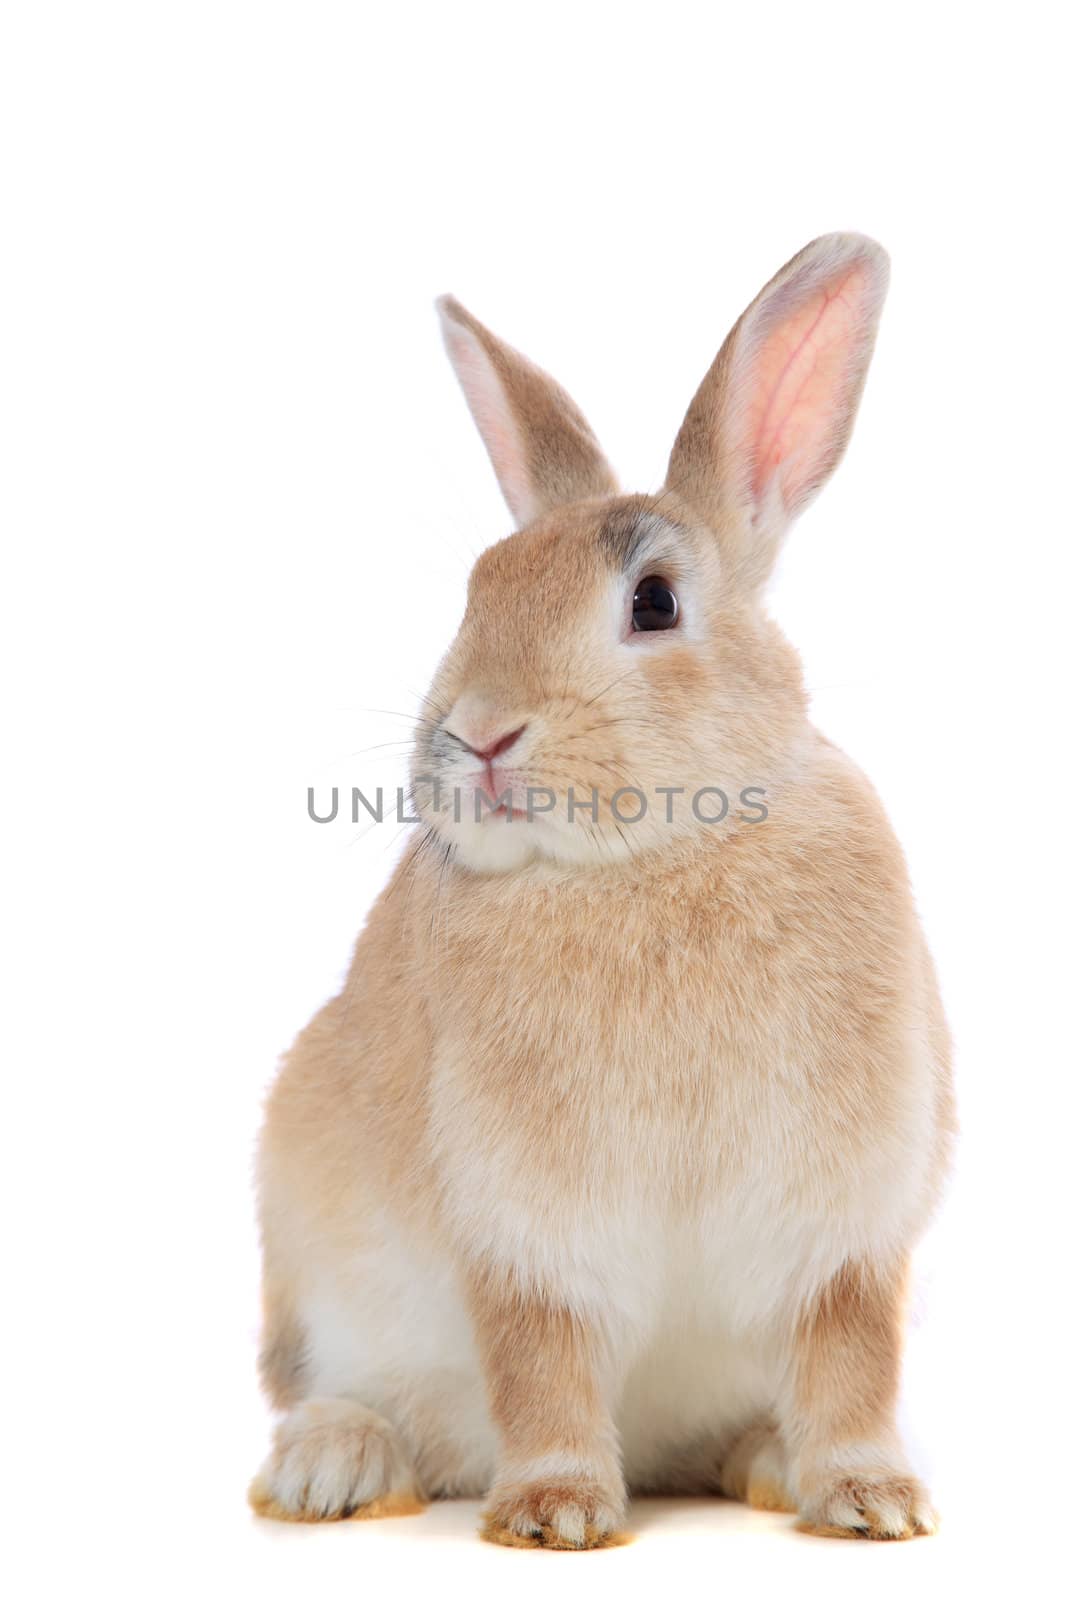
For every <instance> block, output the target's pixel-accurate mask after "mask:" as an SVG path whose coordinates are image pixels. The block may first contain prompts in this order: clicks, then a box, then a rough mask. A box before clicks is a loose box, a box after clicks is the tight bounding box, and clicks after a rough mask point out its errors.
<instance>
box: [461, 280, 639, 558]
mask: <svg viewBox="0 0 1067 1600" xmlns="http://www.w3.org/2000/svg"><path fill="white" fill-rule="evenodd" d="M437 310H438V312H439V313H440V316H441V330H442V332H443V333H444V336H445V347H446V349H447V350H448V354H449V356H450V357H451V360H452V365H453V367H454V368H455V372H456V377H457V378H458V379H459V381H460V385H461V386H462V389H463V393H464V394H465V395H466V397H467V404H468V406H469V407H470V411H471V415H472V417H473V418H474V420H475V423H476V424H477V426H478V432H479V433H480V434H481V436H482V441H483V443H484V445H485V448H486V449H487V450H488V452H489V459H490V460H491V461H492V463H493V469H494V471H495V472H496V476H497V481H498V483H499V484H500V488H501V490H502V492H503V495H504V499H505V500H506V501H507V503H508V506H509V507H510V509H511V512H512V515H513V516H514V518H515V521H516V524H517V525H518V526H519V527H520V528H521V527H523V526H524V525H525V524H526V523H527V522H532V521H533V519H534V518H535V517H538V516H540V515H541V514H542V513H543V512H545V511H550V510H551V509H552V508H553V507H554V506H560V505H567V504H568V503H569V502H570V501H572V500H585V499H588V498H590V497H592V496H597V495H609V494H616V493H617V492H618V484H617V483H616V481H615V474H614V473H613V472H612V470H611V468H610V467H609V466H608V463H607V461H606V460H605V459H604V455H603V453H602V451H601V449H600V446H599V444H598V443H597V441H596V437H595V435H594V433H593V430H592V428H591V427H590V426H589V424H588V422H586V420H585V418H584V417H583V416H582V413H581V412H580V411H579V410H578V407H577V406H576V405H575V403H574V401H573V400H572V399H571V397H570V395H568V394H567V393H566V392H565V391H564V390H563V389H561V388H560V386H559V384H558V383H556V382H555V380H554V379H552V378H550V377H549V376H548V374H547V372H542V371H541V369H540V367H535V366H534V364H533V362H532V361H527V359H526V357H525V356H522V355H520V354H519V352H518V351H517V350H513V349H512V348H511V346H510V345H507V344H505V343H504V341H503V340H502V339H497V338H496V337H495V336H494V335H493V334H491V333H490V332H489V329H488V328H483V327H482V324H481V323H480V322H478V321H477V320H476V319H475V318H474V317H472V316H471V314H470V312H469V311H468V310H467V309H466V307H465V306H461V305H460V303H459V301H458V300H454V299H453V298H452V296H451V295H444V296H443V297H442V298H441V299H440V300H438V302H437Z"/></svg>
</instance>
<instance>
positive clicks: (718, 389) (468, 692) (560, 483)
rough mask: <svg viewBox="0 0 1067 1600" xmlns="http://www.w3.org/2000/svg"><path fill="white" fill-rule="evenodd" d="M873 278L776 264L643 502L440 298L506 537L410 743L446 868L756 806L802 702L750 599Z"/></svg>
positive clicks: (798, 507)
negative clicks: (625, 490)
mask: <svg viewBox="0 0 1067 1600" xmlns="http://www.w3.org/2000/svg"><path fill="white" fill-rule="evenodd" d="M887 279H888V261H887V257H886V255H885V252H884V251H883V250H882V249H881V248H880V246H878V245H877V244H875V243H873V242H872V241H871V240H869V239H866V238H863V237H861V236H859V235H854V234H833V235H829V236H827V237H825V238H821V239H816V240H815V241H814V242H813V243H811V244H809V245H808V246H807V248H806V249H804V250H802V251H801V252H800V254H799V255H797V256H795V257H794V258H793V260H792V261H790V262H789V263H788V264H787V265H786V266H785V267H783V268H782V270H781V271H780V272H779V273H778V274H777V276H776V277H775V278H773V279H772V280H771V282H770V283H769V284H768V285H767V286H766V288H765V289H763V290H762V292H761V293H760V294H759V295H758V296H757V298H756V299H755V300H754V301H753V303H752V304H751V305H750V306H749V308H748V310H747V311H746V312H745V313H744V314H743V315H742V316H741V318H740V319H739V320H738V322H737V323H736V324H735V326H734V328H733V330H732V332H731V333H730V335H729V337H728V338H727V340H726V342H725V344H724V345H723V347H722V349H721V350H720V352H719V354H718V356H717V357H716V359H715V361H714V363H713V365H712V367H711V369H710V370H709V372H708V374H707V376H706V377H705V379H704V381H703V383H702V384H701V385H700V388H699V389H698V390H697V393H696V395H695V396H694V398H693V401H692V404H691V405H690V407H689V410H688V412H687V413H686V416H685V420H684V421H683V423H682V427H681V431H680V432H679V434H678V437H677V440H676V441H675V445H674V449H673V451H672V453H671V458H670V464H669V467H668V471H667V479H666V484H665V486H664V488H663V490H662V491H661V492H660V493H658V494H654V495H624V494H620V493H619V490H618V485H617V483H616V480H615V477H614V475H613V473H612V471H611V468H610V467H609V466H608V464H607V462H606V461H605V459H604V457H603V455H602V453H601V450H600V447H599V445H598V444H597V442H596V439H595V438H594V436H593V434H592V431H591V430H590V428H589V425H588V424H587V423H586V421H585V419H584V417H583V416H582V415H581V413H580V412H579V411H578V409H577V407H576V406H575V405H574V403H573V402H572V401H571V400H570V399H569V397H568V396H567V395H566V394H565V393H564V392H563V390H562V389H560V388H559V386H558V385H557V384H556V383H555V382H553V380H552V379H551V378H549V377H548V376H547V375H546V374H545V373H543V372H541V371H540V370H539V369H538V368H536V367H534V366H533V365H532V364H531V363H530V362H528V361H527V360H526V359H525V358H524V357H523V356H521V355H519V354H518V353H517V352H516V351H515V350H512V349H511V348H510V347H509V346H507V345H505V344H503V343H501V341H500V340H498V339H496V338H494V336H493V335H492V334H490V333H489V332H488V330H487V329H485V328H483V327H482V326H481V324H480V323H478V322H476V321H475V319H474V318H473V317H472V316H471V315H470V313H469V312H467V311H466V310H465V309H464V308H463V307H462V306H460V305H459V304H458V303H457V302H456V301H455V300H452V299H444V300H442V301H441V302H440V306H439V309H440V313H441V320H442V324H443V328H444V335H445V342H446V345H447V348H448V352H449V355H450V356H451V358H452V363H453V365H454V367H455V370H456V373H457V375H458V377H459V380H460V383H461V384H462V387H463V390H464V393H465V395H466V397H467V401H468V404H469V406H470V409H471V412H472V414H473V416H474V420H475V422H476V423H477V425H478V428H479V431H480V432H481V435H482V438H483V440H484V442H485V445H486V448H487V450H488V452H489V455H490V458H491V460H492V463H493V466H494V468H495V470H496V474H497V478H498V480H499V482H500V487H501V489H502V491H503V494H504V498H505V499H506V501H507V503H508V505H509V507H510V509H511V511H512V513H513V515H514V517H515V520H516V522H517V524H518V525H519V531H518V532H517V533H513V534H512V535H511V536H510V537H509V538H506V539H504V540H502V541H501V542H500V543H499V544H496V545H494V546H493V547H492V548H491V549H489V550H487V551H486V552H485V553H484V554H483V555H482V556H481V558H480V559H479V561H478V562H477V564H476V565H475V567H474V570H473V573H472V575H471V580H470V588H469V595H468V603H467V610H466V614H465V616H464V618H463V622H462V625H461V627H460V630H459V633H458V635H457V637H456V640H455V642H454V644H453V645H452V648H451V649H450V651H449V652H448V655H447V656H446V658H445V660H444V661H443V663H442V665H441V667H440V669H439V671H438V673H437V676H436V677H435V679H434V682H433V685H432V687H431V689H430V692H429V695H428V697H427V700H426V703H425V705H424V707H423V717H422V722H421V725H420V734H419V737H418V740H417V749H416V758H415V763H414V771H413V783H414V792H415V801H416V805H417V808H418V810H419V813H420V815H421V817H422V818H423V820H424V821H425V822H426V823H427V824H428V826H429V827H430V828H431V829H432V831H433V833H434V835H435V837H436V838H437V839H438V840H439V841H441V842H442V843H443V844H444V845H446V846H452V847H453V851H454V853H455V854H456V856H457V858H458V860H459V861H461V862H462V863H463V864H465V865H466V866H468V867H470V868H473V869H475V870H480V871H507V870H509V869H513V868H515V867H518V866H521V865H524V864H525V863H527V862H529V861H531V860H535V859H537V858H542V859H545V860H549V861H556V862H562V863H574V864H582V863H585V864H590V865H595V864H605V863H607V862H608V861H611V860H620V859H627V858H628V857H629V856H630V855H632V854H634V853H636V852H640V851H644V850H647V849H650V848H660V847H663V846H664V845H666V844H668V843H669V842H670V840H671V839H672V838H674V839H678V838H680V837H681V836H682V835H683V834H684V835H692V834H694V833H697V832H703V833H705V834H706V833H709V832H710V833H714V832H715V830H716V828H717V827H718V828H721V829H724V830H725V829H727V828H729V827H730V826H731V825H733V824H734V823H737V824H738V825H744V823H745V822H746V821H747V822H748V823H749V824H750V825H754V823H755V821H756V820H757V819H758V817H759V816H760V814H761V813H762V812H763V811H764V808H765V807H766V806H768V805H770V804H773V789H774V784H775V782H776V780H780V779H782V778H783V777H786V776H788V775H789V773H790V771H791V767H792V762H793V759H794V754H795V752H796V750H797V749H798V748H799V740H800V737H801V733H802V730H803V728H804V727H805V696H804V690H803V685H802V680H801V676H800V671H799V666H798V663H797V660H796V658H795V655H794V653H793V651H792V650H791V648H790V647H789V646H788V645H787V644H786V642H785V641H784V639H783V638H782V636H781V635H780V633H779V632H778V630H777V629H776V627H775V626H774V624H773V623H772V622H771V621H770V620H769V618H768V617H767V616H766V614H765V613H764V611H763V609H762V606H761V600H760V593H761V589H762V586H763V584H764V582H765V580H766V579H767V577H768V575H769V573H770V570H771V567H772V565H773V563H774V559H775V554H776V551H777V548H778V545H779V543H780V541H781V538H782V535H783V533H784V532H785V529H786V527H787V526H788V524H789V523H790V522H791V520H792V519H793V518H794V517H795V516H796V515H797V514H798V513H799V512H800V511H802V510H803V509H804V507H805V506H806V505H807V504H808V502H809V501H810V500H811V499H812V498H813V497H814V495H815V494H816V493H817V491H818V490H819V488H820V487H821V486H822V484H823V483H824V482H825V481H826V479H827V477H828V476H829V475H830V473H831V472H832V471H833V469H834V467H835V466H836V464H837V462H838V460H839V459H840V456H841V454H842V452H843V450H844V448H845V444H846V442H847V440H848V435H849V431H850V429H851V426H852V422H853V418H854V416H855V412H856V407H857V404H858V401H859V397H860V392H861V390H862V387H863V382H864V379H865V376H866V372H867V367H868V364H869V361H870V356H871V350H872V347H873V343H874V336H875V330H876V327H877V322H878V316H879V312H880V310H881V305H882V301H883V298H884V295H885V289H886V284H887ZM761 790H762V791H766V793H765V794H764V795H760V794H757V793H756V792H755V791H761ZM724 801H725V804H726V806H727V811H726V814H725V815H724V816H721V817H720V816H719V813H721V812H722V809H723V804H724Z"/></svg>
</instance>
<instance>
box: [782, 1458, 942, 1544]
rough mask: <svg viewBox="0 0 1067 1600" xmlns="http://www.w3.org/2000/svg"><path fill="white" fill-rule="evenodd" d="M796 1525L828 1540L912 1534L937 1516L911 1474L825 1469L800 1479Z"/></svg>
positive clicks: (932, 1528) (929, 1528)
mask: <svg viewBox="0 0 1067 1600" xmlns="http://www.w3.org/2000/svg"><path fill="white" fill-rule="evenodd" d="M804 1487H805V1492H804V1494H803V1495H802V1496H801V1501H800V1521H799V1523H798V1527H799V1528H800V1529H801V1530H802V1531H803V1532H804V1533H814V1534H818V1535H821V1536H822V1537H823V1538H830V1539H911V1538H913V1537H914V1536H915V1535H916V1534H923V1533H934V1532H936V1530H937V1518H936V1516H935V1515H934V1512H933V1510H932V1508H931V1505H930V1501H929V1497H928V1496H927V1493H926V1490H925V1489H924V1488H923V1486H922V1484H921V1483H919V1481H918V1480H917V1479H916V1478H912V1477H908V1476H906V1475H902V1476H897V1475H893V1474H880V1473H877V1472H870V1473H862V1472H860V1473H857V1472H852V1473H846V1472H836V1473H835V1472H828V1473H827V1474H826V1476H825V1477H824V1478H823V1479H822V1481H817V1480H816V1481H811V1480H809V1481H808V1482H806V1483H805V1486H804Z"/></svg>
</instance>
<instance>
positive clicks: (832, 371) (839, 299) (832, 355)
mask: <svg viewBox="0 0 1067 1600" xmlns="http://www.w3.org/2000/svg"><path fill="white" fill-rule="evenodd" d="M866 279H867V273H866V270H865V268H864V267H863V266H858V265H855V264H853V265H852V266H850V267H849V268H848V269H847V270H846V271H844V272H843V273H841V274H840V276H839V277H838V278H837V279H836V280H832V281H831V282H829V283H827V282H825V281H824V282H822V283H820V284H818V285H817V286H816V287H815V289H814V291H813V292H812V293H810V294H808V295H806V296H804V298H803V299H801V300H800V302H799V303H798V304H795V305H794V306H793V307H792V308H791V309H789V310H787V311H785V312H784V314H782V315H780V316H779V317H775V315H774V299H773V298H772V300H771V302H770V303H769V304H768V306H767V307H766V308H765V309H764V317H766V318H769V319H770V321H771V326H770V329H769V331H768V332H767V333H765V334H764V335H763V339H762V343H761V344H760V346H759V348H758V350H757V353H756V355H755V359H754V361H753V363H752V366H751V367H750V369H749V384H748V387H749V395H750V398H749V400H748V404H747V406H746V408H745V419H744V434H745V437H746V439H748V440H751V454H750V461H751V471H752V479H751V486H752V490H753V493H754V495H755V498H756V499H757V500H760V499H761V498H762V497H763V495H764V493H765V492H766V490H767V488H768V486H769V485H770V484H771V482H772V481H773V480H774V479H775V477H776V476H777V478H778V484H779V488H780V491H781V494H782V499H783V502H784V504H785V508H786V510H787V511H793V510H795V509H796V508H797V507H798V506H799V504H800V503H801V502H802V501H803V500H804V499H805V498H806V497H807V495H808V494H809V493H810V492H811V491H812V490H813V489H815V488H817V487H818V485H819V483H820V482H821V481H822V478H823V477H824V476H825V474H826V472H827V471H829V469H830V468H831V467H832V466H833V464H834V461H835V460H836V457H837V454H838V449H839V446H840V442H841V433H842V430H843V429H845V428H847V425H848V422H849V420H850V417H851V400H852V388H853V383H852V379H853V376H854V371H855V367H856V363H857V358H858V356H859V354H860V347H861V345H862V343H863V341H864V338H865V334H866V316H865V301H866V298H867V297H866V294H865V290H866V287H867V283H866ZM762 320H763V318H761V321H762ZM764 327H766V322H764ZM756 337H759V335H758V334H757V335H756Z"/></svg>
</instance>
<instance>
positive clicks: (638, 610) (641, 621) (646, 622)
mask: <svg viewBox="0 0 1067 1600" xmlns="http://www.w3.org/2000/svg"><path fill="white" fill-rule="evenodd" d="M677 621H678V601H677V599H676V598H675V594H674V590H673V589H671V588H668V586H667V584H666V583H665V582H664V580H663V579H662V578H642V579H641V582H640V583H639V584H638V585H637V588H636V589H635V590H634V627H635V628H636V629H637V631H638V633H651V632H652V630H653V629H654V628H673V627H674V624H675V623H676V622H677Z"/></svg>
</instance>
